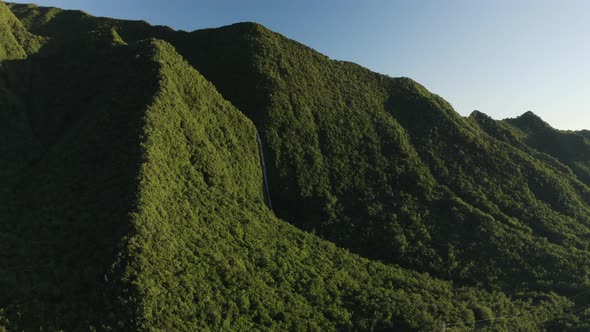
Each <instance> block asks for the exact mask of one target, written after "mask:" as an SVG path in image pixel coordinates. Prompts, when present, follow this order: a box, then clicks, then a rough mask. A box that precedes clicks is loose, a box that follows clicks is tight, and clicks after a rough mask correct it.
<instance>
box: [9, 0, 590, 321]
mask: <svg viewBox="0 0 590 332" xmlns="http://www.w3.org/2000/svg"><path fill="white" fill-rule="evenodd" d="M8 9H10V10H8ZM11 11H12V12H11ZM12 13H14V15H13V14H12ZM15 15H16V16H15ZM1 45H4V46H5V47H3V48H2V49H3V52H4V53H0V60H2V61H1V62H0V65H1V67H0V68H1V70H0V71H1V72H0V106H1V107H0V153H1V154H2V156H3V158H0V199H2V201H3V202H6V203H5V204H2V205H0V240H1V241H0V253H1V254H0V267H1V268H2V270H3V271H4V272H3V273H1V274H0V294H1V295H2V296H0V326H2V325H4V326H5V328H6V329H9V330H23V329H24V330H33V329H39V328H44V329H49V330H54V329H55V330H58V329H64V330H81V329H89V328H90V329H92V328H94V329H98V330H154V329H161V330H186V331H193V330H206V329H212V330H219V329H221V330H322V331H324V330H375V329H377V330H380V329H396V330H415V331H432V330H435V329H438V328H440V326H441V325H442V323H443V322H445V321H446V322H447V323H449V322H457V324H451V325H449V326H450V327H451V329H453V328H455V329H457V330H459V329H465V328H471V329H473V328H478V329H483V330H485V329H488V330H501V331H502V330H503V331H538V330H543V329H546V330H563V329H570V330H576V329H578V330H584V328H587V326H585V325H584V324H586V323H585V322H587V321H588V320H586V319H585V318H584V314H585V311H583V310H580V308H584V306H585V305H587V304H588V296H587V294H586V293H582V292H585V291H586V290H587V289H588V287H589V286H590V281H589V280H588V276H589V274H590V270H589V269H588V266H590V264H589V263H590V251H589V246H588V244H589V240H590V228H589V225H590V206H589V205H588V202H589V201H590V189H589V188H588V186H587V184H588V182H587V181H588V180H587V172H586V171H587V169H586V168H587V165H586V163H587V160H588V158H590V153H589V152H588V150H587V145H588V141H587V137H585V136H584V133H583V132H582V133H571V132H561V131H557V130H555V129H553V128H551V127H550V126H548V125H547V124H546V123H544V122H543V121H542V120H541V119H538V118H537V117H536V116H534V115H533V114H529V113H527V114H525V115H523V116H522V117H521V118H518V119H513V120H505V121H495V120H493V119H491V118H489V117H487V116H485V115H484V114H482V113H479V112H474V114H472V115H471V116H470V117H469V118H463V117H461V116H459V115H458V114H457V113H456V112H454V110H453V109H452V107H451V106H450V105H449V104H448V103H447V102H446V101H444V100H443V99H442V98H440V97H439V96H436V95H434V94H431V93H430V92H428V91H427V90H426V89H425V88H424V87H423V86H421V85H420V84H418V83H416V82H414V81H412V80H411V79H408V78H391V77H387V76H384V75H380V74H377V73H373V72H371V71H369V70H367V69H365V68H362V67H360V66H358V65H355V64H352V63H347V62H341V61H332V60H330V59H328V58H327V57H325V56H323V55H321V54H319V53H317V52H315V51H314V50H312V49H310V48H308V47H306V46H304V45H301V44H299V43H297V42H295V41H292V40H289V39H287V38H285V37H283V36H281V35H278V34H276V33H274V32H272V31H270V30H268V29H266V28H264V27H262V26H260V25H258V24H254V23H240V24H235V25H231V26H227V27H223V28H219V29H207V30H200V31H195V32H191V33H188V32H177V31H174V30H172V29H170V28H167V27H152V26H150V25H149V24H147V23H145V22H136V21H121V20H114V19H109V18H96V17H92V16H90V15H87V14H85V13H83V12H78V11H64V10H60V9H56V8H43V7H37V6H34V5H18V4H8V6H5V5H4V4H3V3H0V46H1ZM257 133H259V134H260V140H261V143H262V144H258V143H257V135H258V134H257ZM261 149H262V150H261ZM262 155H264V158H265V164H266V166H267V173H268V174H267V175H268V184H269V188H268V190H265V181H264V174H263V169H262V168H261V159H260V158H261V156H262ZM265 192H266V193H265ZM265 195H267V196H270V197H271V198H272V204H273V211H271V210H270V209H269V204H268V199H267V198H268V197H265ZM351 252H352V253H351ZM425 272H428V274H425ZM431 276H434V277H431ZM437 278H438V279H437ZM445 280H446V281H445ZM558 294H559V295H558ZM576 294H581V295H577V296H575V297H572V296H573V295H576ZM498 316H515V317H518V319H517V320H514V319H501V318H494V317H498ZM476 320H481V321H480V322H479V323H476V322H475V321H476ZM491 322H493V323H494V324H493V326H492V325H491V324H490V323H491Z"/></svg>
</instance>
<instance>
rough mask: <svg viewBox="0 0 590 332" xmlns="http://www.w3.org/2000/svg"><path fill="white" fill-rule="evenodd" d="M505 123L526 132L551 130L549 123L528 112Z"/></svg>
mask: <svg viewBox="0 0 590 332" xmlns="http://www.w3.org/2000/svg"><path fill="white" fill-rule="evenodd" d="M504 121H506V122H507V123H509V124H511V125H513V126H515V127H517V128H519V129H521V130H524V131H526V132H536V131H540V130H546V129H551V126H550V125H549V124H548V123H547V122H545V121H543V119H541V118H540V117H539V116H538V115H536V114H535V113H533V112H532V111H526V112H524V113H523V114H522V115H521V116H519V117H516V118H511V119H505V120H504Z"/></svg>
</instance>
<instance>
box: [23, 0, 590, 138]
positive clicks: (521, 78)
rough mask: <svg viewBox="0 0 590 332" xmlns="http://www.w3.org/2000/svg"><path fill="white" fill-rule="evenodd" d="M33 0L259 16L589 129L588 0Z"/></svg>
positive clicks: (199, 19) (507, 111)
mask: <svg viewBox="0 0 590 332" xmlns="http://www.w3.org/2000/svg"><path fill="white" fill-rule="evenodd" d="M33 1H35V3H37V4H38V5H42V6H55V7H60V8H67V9H80V10H84V11H86V12H88V13H89V14H92V15H96V16H108V17H114V18H124V19H140V20H145V21H148V22H150V23H152V24H158V25H167V26H170V27H172V28H174V29H179V30H186V31H192V30H196V29H202V28H211V27H219V26H223V25H228V24H232V23H235V22H244V21H253V22H258V23H261V24H263V25H264V26H266V27H267V28H269V29H271V30H274V31H275V32H279V33H281V34H283V35H285V36H287V37H289V38H292V39H295V40H297V41H299V42H301V43H303V44H306V45H308V46H310V47H312V48H314V49H316V50H317V51H319V52H321V53H323V54H325V55H327V56H329V57H330V58H333V59H338V60H346V61H352V62H355V63H358V64H360V65H362V66H364V67H367V68H369V69H371V70H374V71H377V72H380V73H383V74H387V75H389V76H393V77H399V76H406V77H411V78H412V79H414V80H416V81H418V82H419V83H421V84H422V85H424V86H425V87H426V88H427V89H429V90H430V91H431V92H434V93H436V94H438V95H440V96H442V97H443V98H445V99H446V100H448V101H449V102H450V103H451V104H452V105H453V107H454V108H455V110H456V111H457V112H459V113H460V114H462V115H469V114H470V113H471V112H472V111H473V110H479V111H482V112H484V113H486V114H488V115H490V116H491V117H493V118H495V119H503V118H507V117H516V116H518V115H520V114H522V113H524V112H526V111H533V112H534V113H535V114H537V115H539V116H540V117H541V118H543V119H544V120H545V121H546V122H548V123H549V124H551V125H552V126H554V127H555V128H558V129H572V130H578V129H590V1H588V0H561V1H558V0H554V1H548V0H528V1H525V0H477V1H473V0H403V1H402V0H315V1H314V0H290V1H289V0H207V1H199V0H165V1H164V0H159V1H153V0H33ZM13 2H25V3H26V2H31V1H14V0H13Z"/></svg>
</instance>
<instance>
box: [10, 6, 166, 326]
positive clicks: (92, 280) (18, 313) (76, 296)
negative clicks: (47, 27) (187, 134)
mask: <svg viewBox="0 0 590 332" xmlns="http://www.w3.org/2000/svg"><path fill="white" fill-rule="evenodd" d="M3 6H4V5H3V4H0V8H2V7H3ZM105 42H106V41H105ZM90 43H96V46H98V47H96V48H88V47H79V48H78V50H76V51H71V50H59V51H57V50H53V51H48V52H44V53H43V54H37V55H33V56H31V57H29V58H28V59H26V60H17V61H4V62H2V66H3V68H4V69H5V71H4V73H3V75H2V77H3V81H4V90H3V92H4V95H5V96H7V99H5V100H7V102H6V103H5V102H3V103H2V108H1V113H2V117H3V119H7V121H6V122H3V130H2V132H1V135H2V137H3V139H2V151H9V152H10V153H7V154H3V155H2V158H1V160H2V163H5V162H7V163H9V162H11V161H12V162H13V163H14V164H13V167H11V168H10V174H8V176H7V177H6V178H3V179H2V189H3V190H2V193H1V196H0V199H1V201H2V202H3V203H2V204H1V206H0V238H1V240H0V253H1V254H0V270H1V271H2V272H1V273H0V294H1V295H0V307H2V308H3V309H4V310H5V311H6V312H5V316H6V317H7V318H8V319H10V320H11V321H13V324H12V325H9V330H21V329H24V330H38V329H39V328H40V326H41V327H46V328H49V329H52V330H53V329H60V328H64V329H67V330H80V329H87V328H88V326H89V325H90V324H92V323H93V322H96V321H104V322H108V321H110V320H111V318H114V317H112V315H114V314H115V313H117V309H116V308H115V307H116V306H117V305H116V296H117V294H118V291H117V289H118V287H119V286H118V285H117V284H116V283H117V279H120V278H118V277H117V275H118V274H120V273H118V272H117V271H114V270H112V269H111V268H110V266H111V265H112V264H113V262H114V261H115V258H116V256H117V253H118V252H119V251H120V248H119V247H120V246H121V245H122V244H123V242H122V238H123V236H124V235H125V234H127V233H128V229H129V225H130V223H129V217H128V213H129V211H130V210H131V207H132V204H133V200H134V197H135V193H136V188H137V183H136V176H137V174H138V170H139V164H140V157H141V153H140V149H139V140H140V128H141V127H142V125H141V122H142V115H143V112H142V111H143V110H145V108H146V107H147V105H148V104H149V102H150V101H151V99H152V97H153V95H154V92H155V87H156V83H157V76H156V75H155V74H156V73H157V72H156V71H155V69H156V67H155V66H154V65H152V64H151V63H149V62H147V61H145V60H142V59H141V58H139V59H136V57H135V55H136V54H140V53H141V52H140V51H136V50H131V49H127V48H124V47H120V46H116V45H114V46H110V45H109V47H103V46H106V45H103V40H99V39H97V40H94V41H93V40H91V39H89V44H90ZM84 46H88V45H84ZM42 52H43V51H42ZM6 124H9V125H6ZM3 170H4V169H3Z"/></svg>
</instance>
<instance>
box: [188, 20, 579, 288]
mask: <svg viewBox="0 0 590 332" xmlns="http://www.w3.org/2000/svg"><path fill="white" fill-rule="evenodd" d="M190 40H191V43H190V44H183V43H180V44H179V46H178V49H179V50H180V51H181V52H184V53H183V54H186V57H187V58H188V59H189V61H190V62H191V63H192V64H193V65H194V66H195V67H196V68H197V69H199V70H200V71H201V72H202V73H203V74H204V75H205V76H206V77H208V78H209V79H210V80H211V81H212V82H213V83H214V84H215V85H216V86H217V87H218V88H219V90H220V92H221V93H222V94H223V95H224V96H225V97H226V98H228V99H229V100H231V101H232V102H233V103H234V104H235V105H237V106H238V108H239V109H240V110H241V111H242V112H244V113H245V114H246V115H248V117H250V118H251V119H252V120H253V121H254V122H255V123H256V125H257V127H258V129H259V131H260V132H261V134H262V136H263V138H264V141H265V146H266V147H267V149H268V150H269V151H268V153H267V155H268V156H269V158H270V159H271V162H269V163H268V164H269V166H270V167H269V174H270V184H271V190H270V191H271V194H272V197H273V204H274V206H275V208H276V212H277V214H278V215H279V216H281V217H282V218H284V219H286V220H289V221H290V222H292V223H294V224H296V225H299V226H301V227H303V228H305V229H309V230H315V231H316V232H318V234H321V235H322V236H324V237H325V238H328V239H330V240H333V241H335V242H336V243H337V244H339V245H341V246H344V247H347V248H350V249H352V250H354V251H356V252H359V253H361V254H363V255H365V256H368V257H372V258H378V259H381V260H384V261H386V262H395V263H399V264H403V265H404V266H407V267H411V268H415V269H418V270H421V271H429V272H431V273H433V274H435V275H438V276H442V277H445V278H451V279H453V280H456V281H459V282H462V283H468V284H482V285H486V286H488V287H498V288H501V289H506V290H508V289H543V290H559V291H563V292H574V291H575V290H576V289H578V290H584V289H587V287H588V269H587V268H586V267H587V266H588V263H589V259H590V256H589V252H588V235H589V228H588V221H589V214H588V213H589V207H588V203H587V202H588V201H589V197H590V196H588V194H589V190H588V187H587V186H586V185H584V184H583V183H582V182H580V181H579V179H578V178H576V177H575V176H573V175H572V174H571V172H569V171H568V170H567V169H566V168H564V167H562V165H555V163H553V161H547V160H544V159H542V158H540V157H538V156H537V154H538V153H536V151H530V153H525V151H522V150H520V149H518V148H517V147H514V146H511V145H509V144H502V143H501V142H499V141H498V140H497V139H495V138H494V137H491V136H490V135H488V134H486V132H485V131H483V130H481V129H480V128H479V127H478V126H476V125H474V123H472V122H471V121H470V120H469V119H465V118H462V117H460V116H459V115H458V114H457V113H455V112H454V111H453V110H452V108H451V107H450V105H449V104H448V103H446V102H445V101H444V100H442V98H440V97H438V96H436V95H433V94H431V93H429V92H428V91H427V90H426V89H424V88H423V87H422V86H420V85H419V84H417V83H415V82H413V81H411V80H409V79H406V78H399V79H394V78H389V77H385V76H382V75H379V74H375V73H372V72H370V71H368V70H366V69H364V68H362V67H359V66H357V65H354V64H350V63H345V62H338V61H331V60H329V59H327V58H326V57H325V56H323V55H321V54H319V53H317V52H315V51H313V50H311V49H309V48H307V47H305V46H304V45H301V44H298V43H296V42H294V41H291V40H289V39H287V38H284V37H282V36H280V35H277V34H275V33H272V32H271V31H269V30H267V29H265V28H263V27H261V26H259V25H256V24H237V25H233V26H228V27H223V28H220V29H214V30H201V31H195V32H193V33H191V39H190ZM545 159H546V158H545ZM566 271H567V272H566Z"/></svg>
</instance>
